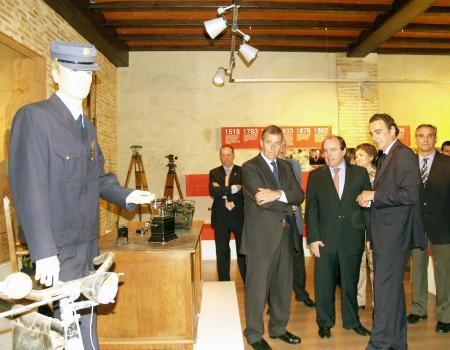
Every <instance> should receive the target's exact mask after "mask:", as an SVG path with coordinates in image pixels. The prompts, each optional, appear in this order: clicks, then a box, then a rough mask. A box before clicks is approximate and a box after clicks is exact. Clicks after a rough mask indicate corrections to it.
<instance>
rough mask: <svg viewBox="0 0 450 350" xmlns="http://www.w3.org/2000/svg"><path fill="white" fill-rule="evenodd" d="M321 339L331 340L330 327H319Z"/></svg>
mask: <svg viewBox="0 0 450 350" xmlns="http://www.w3.org/2000/svg"><path fill="white" fill-rule="evenodd" d="M318 333H319V337H321V338H322V339H328V338H331V329H330V327H319V332H318Z"/></svg>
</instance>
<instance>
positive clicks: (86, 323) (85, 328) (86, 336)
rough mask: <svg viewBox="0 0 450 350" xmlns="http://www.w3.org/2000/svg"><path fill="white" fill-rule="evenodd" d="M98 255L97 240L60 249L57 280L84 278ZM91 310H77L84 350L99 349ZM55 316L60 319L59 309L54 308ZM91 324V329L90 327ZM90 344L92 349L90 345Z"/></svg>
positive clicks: (95, 318)
mask: <svg viewBox="0 0 450 350" xmlns="http://www.w3.org/2000/svg"><path fill="white" fill-rule="evenodd" d="M98 254H99V249H98V242H97V240H93V241H89V242H86V243H81V244H76V245H71V246H65V247H61V248H60V249H59V252H58V258H59V263H60V272H59V279H60V280H61V281H63V282H66V281H71V280H74V279H78V278H81V277H84V276H86V275H88V274H89V271H93V269H94V265H93V262H92V260H93V259H94V258H95V257H96V256H97V255H98ZM91 311H92V310H91V309H83V310H79V311H78V313H79V314H80V315H81V317H80V319H79V322H80V331H81V337H82V340H83V346H84V349H85V350H92V349H95V350H97V349H99V345H98V337H97V313H96V310H95V308H94V310H93V313H91ZM55 316H56V317H58V318H60V310H59V307H58V306H56V308H55ZM91 322H92V327H91V326H90V325H91ZM91 337H92V343H93V345H94V348H93V347H92V344H91Z"/></svg>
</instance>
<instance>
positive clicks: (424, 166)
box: [420, 158, 428, 186]
mask: <svg viewBox="0 0 450 350" xmlns="http://www.w3.org/2000/svg"><path fill="white" fill-rule="evenodd" d="M427 162H428V158H424V159H423V163H422V167H421V168H420V177H421V178H422V183H423V185H424V186H425V185H426V184H427V179H428V164H427Z"/></svg>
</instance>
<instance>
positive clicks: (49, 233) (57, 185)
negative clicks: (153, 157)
mask: <svg viewBox="0 0 450 350" xmlns="http://www.w3.org/2000/svg"><path fill="white" fill-rule="evenodd" d="M84 125H85V127H84V135H81V132H80V129H79V128H78V127H77V125H76V123H75V120H74V118H73V116H72V115H71V113H70V111H69V110H68V109H67V107H66V106H65V105H64V103H63V102H62V101H61V100H60V99H59V97H58V96H57V95H52V96H51V97H50V98H49V99H48V100H44V101H41V102H38V103H33V104H29V105H27V106H24V107H22V108H21V109H19V111H18V112H17V113H16V116H15V117H14V121H13V126H12V131H11V143H10V148H9V180H10V185H11V191H12V194H13V199H14V202H15V205H16V209H17V214H18V217H19V221H20V223H21V225H22V227H23V229H24V232H25V236H26V240H27V244H28V247H29V250H30V254H31V257H32V259H33V261H35V260H39V259H42V258H46V257H49V256H52V255H57V254H58V249H59V248H60V247H63V246H67V245H74V244H79V243H83V242H87V241H90V240H94V239H97V237H98V230H99V198H100V197H101V198H103V199H105V200H107V201H109V202H112V203H114V204H116V205H119V206H121V207H124V208H125V207H126V203H125V199H126V197H127V195H128V194H129V193H130V192H131V191H132V190H131V189H126V188H123V187H122V186H120V184H119V182H118V181H117V179H116V177H115V176H114V175H113V174H112V173H107V174H105V173H104V172H103V165H104V158H103V154H102V151H101V149H100V147H99V144H98V140H97V134H96V131H95V128H94V126H93V125H92V123H91V122H90V121H89V120H87V119H85V124H84Z"/></svg>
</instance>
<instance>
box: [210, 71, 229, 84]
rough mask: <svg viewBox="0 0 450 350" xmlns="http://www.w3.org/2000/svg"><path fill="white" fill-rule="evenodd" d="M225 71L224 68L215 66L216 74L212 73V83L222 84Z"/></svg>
mask: <svg viewBox="0 0 450 350" xmlns="http://www.w3.org/2000/svg"><path fill="white" fill-rule="evenodd" d="M226 73H227V71H226V70H225V68H222V67H219V68H217V71H216V74H214V78H213V83H214V85H217V86H222V85H223V84H224V82H225V74H226Z"/></svg>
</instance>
